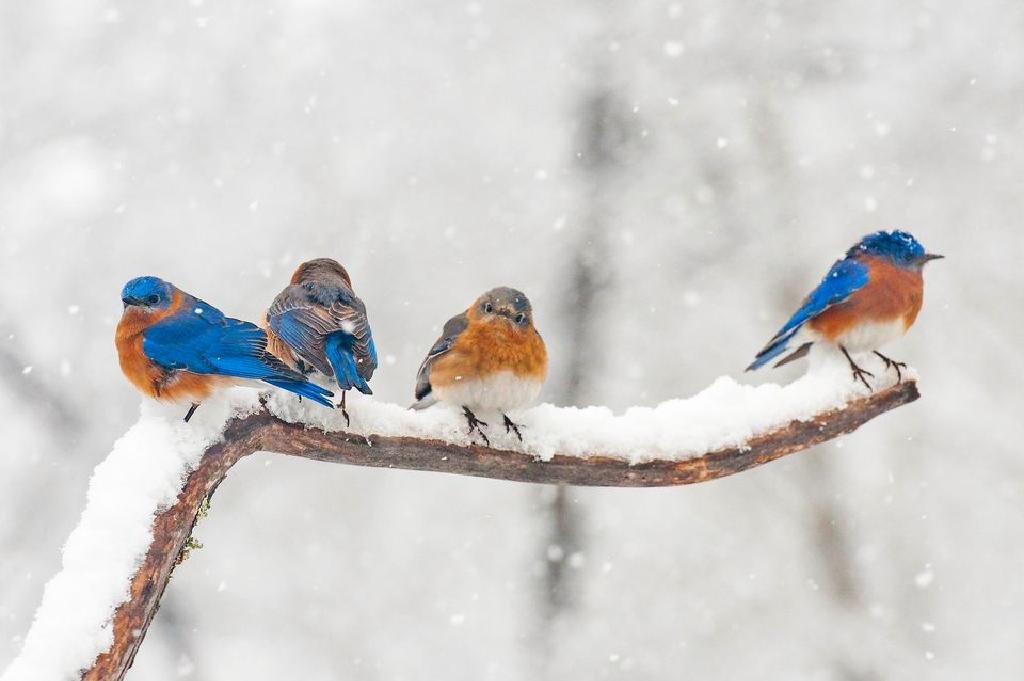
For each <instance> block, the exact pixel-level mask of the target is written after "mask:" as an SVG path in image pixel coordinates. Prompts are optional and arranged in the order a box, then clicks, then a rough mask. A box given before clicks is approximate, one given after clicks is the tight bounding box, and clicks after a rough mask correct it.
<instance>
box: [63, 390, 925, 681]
mask: <svg viewBox="0 0 1024 681" xmlns="http://www.w3.org/2000/svg"><path fill="white" fill-rule="evenodd" d="M918 397H920V394H919V393H918V390H917V385H916V383H915V382H913V381H907V382H905V383H903V384H901V385H896V386H892V387H890V388H887V389H885V390H882V391H880V392H877V393H875V394H873V395H871V396H869V397H867V398H864V399H861V400H857V401H854V402H851V403H850V404H848V405H846V406H845V407H844V408H842V409H836V410H832V411H828V412H825V413H822V414H819V415H818V416H817V417H815V418H813V419H811V420H808V421H792V422H790V423H789V424H787V425H785V426H783V427H781V428H777V429H775V430H773V431H770V432H768V433H765V434H763V435H759V436H757V437H754V438H753V439H751V440H750V441H749V442H747V444H746V445H745V446H742V447H733V448H728V449H722V450H718V451H714V452H710V453H708V454H705V455H703V456H700V457H696V458H691V459H686V460H681V461H673V460H658V461H652V462H649V463H644V464H638V465H630V464H629V463H628V462H627V461H625V460H623V459H620V458H615V457H609V456H591V457H588V458H581V457H577V456H566V455H555V456H554V457H553V458H552V459H551V460H549V461H539V460H537V459H536V458H535V457H533V456H531V455H529V454H523V453H521V452H511V451H501V450H495V449H489V448H486V447H479V446H459V445H450V444H446V443H444V442H441V441H437V440H420V439H416V438H410V437H378V436H370V437H368V438H364V437H361V436H355V435H351V434H345V433H325V432H323V431H320V430H313V429H308V428H306V427H305V426H303V425H302V424H295V423H287V422H285V421H282V420H280V419H278V418H276V417H274V416H272V415H271V414H270V413H268V412H266V411H263V412H260V413H257V414H253V415H251V416H248V417H245V418H240V419H234V420H232V421H231V422H230V423H229V424H228V426H227V428H226V430H225V431H224V439H223V441H222V442H220V443H219V444H216V445H214V446H212V447H210V448H209V449H208V450H207V451H206V453H205V454H204V455H203V459H202V461H201V463H200V465H199V466H198V467H197V468H196V469H195V470H194V471H193V472H192V473H191V474H190V475H189V477H188V480H187V481H186V483H185V486H184V489H183V490H182V492H181V495H180V496H179V497H178V500H177V502H176V503H175V504H174V505H173V506H172V507H170V508H168V509H165V510H163V511H161V512H160V513H159V514H158V515H157V517H156V520H155V521H154V526H153V541H152V544H151V545H150V547H149V551H148V552H147V554H146V557H145V560H144V562H143V563H142V566H141V567H140V568H139V570H138V572H137V573H136V574H135V576H134V577H133V578H132V582H131V588H130V598H129V600H128V601H126V602H124V603H122V604H121V606H120V607H118V609H117V611H116V612H115V615H114V643H113V645H112V646H111V648H110V649H109V650H108V651H107V652H105V653H103V654H102V655H100V656H99V657H98V658H97V659H96V662H95V664H94V665H93V667H92V668H91V669H89V670H86V671H85V672H83V675H82V678H83V679H84V680H87V681H111V680H114V679H121V678H123V677H124V675H125V673H126V672H127V671H128V669H129V667H131V664H132V661H133V660H134V658H135V654H136V653H137V651H138V649H139V647H140V646H141V645H142V640H143V638H144V637H145V635H146V630H147V629H148V627H149V624H150V622H151V621H152V619H153V616H154V615H155V614H156V610H157V607H158V605H159V603H160V598H161V596H162V595H163V592H164V589H166V587H167V583H168V581H169V580H170V576H171V572H172V571H173V570H174V567H175V565H176V564H177V562H178V559H179V556H180V555H181V552H182V549H183V547H184V546H185V542H186V541H187V540H188V538H189V536H190V535H191V532H192V529H193V527H194V526H195V523H196V519H197V517H198V515H199V513H200V509H201V508H202V505H203V502H204V500H206V499H207V498H208V497H209V496H210V495H211V494H212V493H213V492H214V490H216V488H217V486H218V485H219V484H220V483H221V482H222V481H223V480H224V477H225V476H226V475H227V472H228V470H229V469H230V468H231V467H232V466H233V465H234V464H235V463H237V462H238V461H239V460H240V459H242V458H243V457H245V456H247V455H249V454H252V453H254V452H257V451H269V452H277V453H281V454H287V455H291V456H299V457H303V458H307V459H314V460H317V461H327V462H332V463H343V464H349V465H355V466H372V467H377V468H401V469H408V470H419V471H437V472H443V473H456V474H459V475H470V476H476V477H486V478H495V479H499V480H511V481H517V482H538V483H561V484H568V485H587V486H602V487H663V486H670V485H687V484H690V483H695V482H704V481H707V480H714V479H716V478H722V477H725V476H728V475H733V474H735V473H739V472H740V471H744V470H746V469H748V468H753V467H755V466H760V465H762V464H765V463H768V462H770V461H774V460H775V459H778V458H780V457H783V456H785V455H787V454H792V453H793V452H798V451H800V450H803V449H807V448H808V447H813V446H814V445H817V444H820V443H822V442H825V441H827V440H830V439H833V438H835V437H838V436H840V435H843V434H846V433H850V432H852V431H854V430H856V429H857V428H858V427H860V426H861V425H863V424H864V423H866V422H867V421H869V420H871V419H873V418H875V417H876V416H879V415H881V414H883V413H884V412H886V411H889V410H890V409H894V408H896V407H899V406H901V405H904V404H907V403H909V402H913V401H914V400H916V399H918Z"/></svg>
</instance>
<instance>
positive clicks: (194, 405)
mask: <svg viewBox="0 0 1024 681" xmlns="http://www.w3.org/2000/svg"><path fill="white" fill-rule="evenodd" d="M198 408H199V404H198V403H197V402H193V403H192V406H191V407H189V410H188V413H187V414H185V423H188V422H189V421H191V420H192V415H193V414H195V413H196V409H198Z"/></svg>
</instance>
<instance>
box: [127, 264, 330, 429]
mask: <svg viewBox="0 0 1024 681" xmlns="http://www.w3.org/2000/svg"><path fill="white" fill-rule="evenodd" d="M121 300H122V302H123V303H124V314H123V315H122V317H121V321H120V322H119V323H118V325H117V331H116V334H115V345H116V346H117V354H118V360H119V361H120V364H121V370H122V371H123V372H124V375H125V377H126V378H127V379H128V380H129V381H130V382H131V383H132V384H133V385H134V386H135V387H136V388H138V389H139V391H141V392H142V393H143V394H144V395H147V396H149V397H152V398H154V399H157V400H167V401H185V400H187V401H191V403H192V406H191V408H190V409H189V411H188V414H187V415H186V416H185V421H186V422H187V421H188V420H189V419H190V418H192V414H194V413H195V410H196V408H197V407H198V406H199V404H200V403H201V402H202V401H203V400H205V399H206V398H207V397H209V396H210V394H211V393H212V392H213V391H214V390H216V389H217V388H219V387H226V386H230V385H238V384H245V383H248V382H249V381H262V382H264V383H269V384H270V385H273V386H276V387H278V388H283V389H285V390H289V391H291V392H293V393H297V394H299V395H302V396H305V397H308V398H309V399H311V400H313V401H314V402H317V403H319V404H322V405H324V406H326V407H333V406H334V405H333V404H332V403H331V401H330V400H329V399H328V398H330V397H333V396H334V394H333V393H332V392H330V391H329V390H325V389H324V388H321V387H320V386H318V385H315V384H313V383H310V382H309V381H307V380H306V377H305V376H303V375H302V374H301V373H299V372H298V371H295V370H294V369H291V368H289V367H288V366H286V365H285V364H284V362H282V361H281V360H280V359H278V358H277V357H275V356H274V355H272V354H271V353H270V352H268V351H267V335H266V333H264V332H263V330H262V329H260V328H259V327H258V326H256V325H255V324H250V323H249V322H243V321H240V320H238V319H231V318H230V317H225V316H224V313H223V312H221V311H220V310H218V309H217V308H215V307H213V306H212V305H210V304H209V303H206V302H204V301H202V300H200V299H198V298H196V297H195V296H193V295H190V294H188V293H185V292H184V291H182V290H180V289H178V288H177V287H176V286H174V285H173V284H171V283H170V282H167V281H164V280H162V279H159V278H157V277H139V278H137V279H132V280H131V281H129V282H128V283H127V284H125V287H124V289H123V290H122V291H121Z"/></svg>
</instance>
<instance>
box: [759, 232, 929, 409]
mask: <svg viewBox="0 0 1024 681" xmlns="http://www.w3.org/2000/svg"><path fill="white" fill-rule="evenodd" d="M941 257H943V256H941V255H936V254H934V253H926V252H925V249H924V247H923V246H922V245H921V244H920V243H918V242H917V240H916V239H915V238H914V237H913V236H912V235H910V234H908V233H907V232H902V231H899V230H896V231H892V232H886V231H881V232H874V233H872V234H868V235H867V236H865V237H864V238H863V239H861V240H860V241H859V242H858V243H856V244H854V245H853V247H851V248H850V250H848V251H847V252H846V257H845V258H843V259H842V260H838V261H837V262H836V263H835V264H834V265H832V269H830V270H829V271H828V274H826V275H825V278H824V279H822V280H821V283H820V284H818V287H817V288H816V289H814V290H813V291H812V292H811V294H810V295H809V296H807V297H806V298H805V299H804V301H803V304H802V305H801V306H800V309H798V310H797V311H796V312H795V313H794V314H793V316H792V317H790V318H789V321H787V322H786V323H785V325H783V327H782V328H781V329H779V332H778V333H776V334H775V336H774V337H772V339H771V340H770V341H768V344H767V345H765V346H764V348H763V349H762V350H761V352H759V353H757V357H756V358H755V359H754V362H753V363H752V364H751V365H750V366H749V367H747V371H751V370H753V369H759V368H761V367H762V366H764V365H765V364H767V363H768V362H770V361H771V360H773V359H775V358H776V357H778V356H780V355H782V354H784V353H786V352H789V351H790V350H792V352H789V354H788V355H786V356H785V357H783V358H782V359H780V360H779V361H778V362H776V364H775V366H776V367H779V366H782V365H783V364H786V363H787V362H791V361H793V360H795V359H798V358H800V357H803V356H804V355H806V354H807V353H808V351H809V350H810V348H811V345H812V344H814V343H815V342H817V341H822V342H827V343H833V344H835V345H837V346H838V347H839V349H840V350H842V352H843V354H844V355H845V356H846V360H847V361H848V362H849V363H850V369H851V370H852V371H853V378H854V380H860V381H861V382H862V383H863V384H864V385H865V386H866V387H867V388H868V389H869V390H870V389H871V386H870V385H869V384H868V381H867V379H866V378H865V376H871V377H874V374H872V373H871V372H869V371H865V370H864V369H862V368H861V367H859V366H857V364H856V363H855V362H854V361H853V358H852V357H851V356H850V352H855V353H856V352H869V351H870V352H874V353H875V354H876V355H878V357H879V358H880V359H881V360H882V361H883V362H884V363H885V366H886V368H890V367H892V368H894V369H895V370H896V379H897V381H902V379H903V375H902V373H901V372H900V369H901V368H906V366H907V365H906V364H905V363H904V362H897V361H895V360H893V359H891V358H889V357H886V356H885V355H883V354H882V353H881V352H879V351H878V348H879V347H881V346H882V345H883V344H885V343H887V342H889V341H891V340H894V339H896V338H899V337H900V336H903V335H904V334H905V333H906V332H907V330H908V329H909V328H910V326H911V325H912V324H913V323H914V320H915V319H917V313H918V312H920V311H921V305H922V302H923V300H924V278H923V277H922V276H921V272H922V270H923V268H924V266H925V264H926V263H928V262H929V261H931V260H936V259H938V258H941ZM794 348H795V349H794Z"/></svg>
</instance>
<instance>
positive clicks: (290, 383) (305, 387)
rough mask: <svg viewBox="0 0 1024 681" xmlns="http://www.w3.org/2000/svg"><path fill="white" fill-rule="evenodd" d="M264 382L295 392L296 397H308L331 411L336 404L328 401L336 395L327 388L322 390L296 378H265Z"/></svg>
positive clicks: (313, 384)
mask: <svg viewBox="0 0 1024 681" xmlns="http://www.w3.org/2000/svg"><path fill="white" fill-rule="evenodd" d="M263 381H264V383H269V384H270V385H272V386H275V387H278V388H282V389H283V390H287V391H289V392H293V393H295V394H296V395H300V396H302V397H307V398H309V399H310V400H312V401H314V402H316V403H317V404H322V405H323V406H325V407H330V408H331V409H333V408H334V403H333V402H331V401H330V399H328V398H331V397H334V393H332V392H331V391H330V390H327V389H326V388H321V387H320V386H318V385H317V384H315V383H310V382H309V381H304V380H299V379H295V378H288V377H286V376H272V377H269V378H264V379H263Z"/></svg>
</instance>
